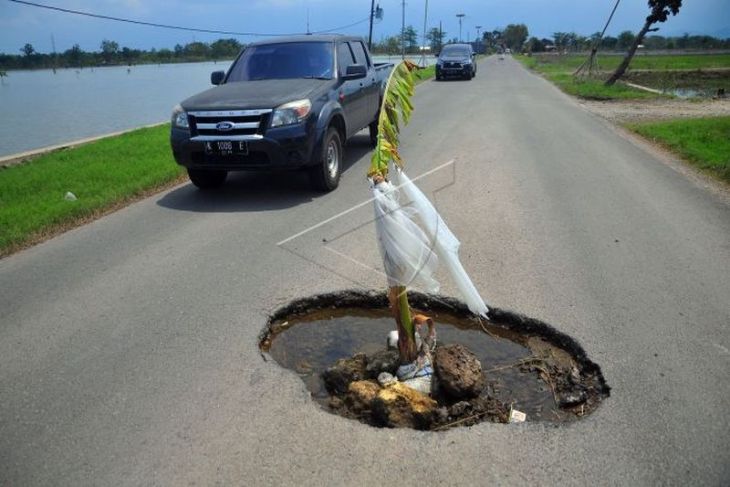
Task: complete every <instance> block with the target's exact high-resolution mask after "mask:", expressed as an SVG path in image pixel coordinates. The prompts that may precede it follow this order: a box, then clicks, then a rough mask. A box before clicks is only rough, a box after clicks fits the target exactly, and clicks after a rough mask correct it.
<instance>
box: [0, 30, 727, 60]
mask: <svg viewBox="0 0 730 487" xmlns="http://www.w3.org/2000/svg"><path fill="white" fill-rule="evenodd" d="M599 38H600V33H599V32H596V33H594V34H592V35H590V36H583V35H580V34H576V33H575V32H555V33H554V34H553V36H552V37H551V38H537V37H534V36H533V37H530V36H529V31H528V28H527V26H526V25H525V24H509V25H508V26H507V27H505V28H504V29H494V30H492V31H486V32H483V33H482V35H481V36H480V39H476V40H464V41H463V42H472V43H473V44H476V45H477V47H480V46H481V47H483V49H477V51H481V50H484V51H499V50H501V49H507V48H509V49H511V50H512V51H514V52H545V51H552V50H555V51H558V52H566V51H568V52H570V51H575V52H578V51H587V50H590V49H591V47H592V46H593V44H594V42H598V48H599V49H600V50H603V51H606V50H608V51H626V50H627V49H628V48H629V47H630V46H631V45H632V44H633V42H634V40H635V39H636V35H635V34H634V33H633V32H632V31H628V30H627V31H624V32H621V33H620V34H619V35H618V36H617V37H612V36H604V37H603V38H600V39H599ZM419 39H420V35H419V33H418V31H417V30H416V29H415V28H414V27H413V26H412V25H409V26H407V27H406V28H405V29H404V30H403V34H402V36H401V35H394V36H387V37H384V38H383V39H382V40H381V41H379V42H374V43H373V46H372V51H373V53H375V54H400V53H401V51H402V49H403V46H405V52H406V54H418V53H420V46H421V42H420V41H419ZM426 42H427V44H428V46H429V48H430V50H431V52H434V53H437V52H439V51H440V50H441V47H442V46H443V45H444V44H446V43H455V42H459V39H458V38H456V37H452V38H448V35H447V32H445V31H442V30H440V29H439V28H438V27H432V28H431V29H429V30H428V31H427V33H426ZM643 46H644V48H645V49H647V50H672V49H678V50H684V49H730V39H718V38H716V37H712V36H707V35H689V34H684V35H683V36H679V37H665V36H660V35H651V36H647V37H646V38H644V39H643ZM243 47H244V44H241V43H240V42H239V41H237V40H236V39H233V38H230V39H218V40H217V41H215V42H212V43H205V42H191V43H188V44H185V45H181V44H177V45H175V47H174V48H173V49H166V48H163V49H159V50H158V49H154V48H153V49H150V50H149V51H147V50H140V49H131V48H129V47H120V46H119V43H117V42H115V41H110V40H108V39H104V40H103V41H102V42H101V44H100V46H99V50H98V51H84V50H83V49H81V48H80V47H79V45H78V44H75V45H74V46H73V47H71V48H70V49H67V50H65V51H63V52H61V53H50V54H49V53H40V52H37V51H36V50H35V48H34V47H33V45H32V44H25V45H24V46H23V47H21V48H20V49H19V54H4V53H0V71H1V70H11V69H52V68H83V67H91V66H119V65H130V66H131V65H134V64H158V63H175V62H198V61H211V60H221V59H232V58H234V57H235V56H236V55H237V54H238V52H239V51H240V50H241V49H243Z"/></svg>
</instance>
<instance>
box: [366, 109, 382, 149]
mask: <svg viewBox="0 0 730 487" xmlns="http://www.w3.org/2000/svg"><path fill="white" fill-rule="evenodd" d="M379 118H380V112H378V115H376V116H375V120H373V121H372V122H370V125H368V131H369V132H370V145H371V146H373V147H375V146H376V145H378V119H379Z"/></svg>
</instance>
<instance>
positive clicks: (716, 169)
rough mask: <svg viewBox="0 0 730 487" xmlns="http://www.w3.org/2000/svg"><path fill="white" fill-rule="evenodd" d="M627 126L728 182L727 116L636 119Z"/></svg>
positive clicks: (729, 120)
mask: <svg viewBox="0 0 730 487" xmlns="http://www.w3.org/2000/svg"><path fill="white" fill-rule="evenodd" d="M627 127H628V128H630V129H631V130H633V131H634V132H636V133H638V134H640V135H642V136H644V137H646V138H648V139H650V140H653V141H655V142H658V143H660V144H662V145H663V146H665V147H667V148H668V149H670V150H672V151H674V152H676V153H678V154H679V155H681V156H682V157H684V158H685V159H687V160H688V161H690V162H691V163H692V164H694V165H695V166H697V167H699V168H700V169H702V170H705V171H707V172H709V173H711V174H713V175H715V176H717V177H719V178H721V179H723V180H725V181H727V182H730V117H713V118H699V119H687V120H672V121H667V122H652V123H639V124H629V125H627Z"/></svg>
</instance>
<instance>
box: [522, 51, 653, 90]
mask: <svg viewBox="0 0 730 487" xmlns="http://www.w3.org/2000/svg"><path fill="white" fill-rule="evenodd" d="M553 57H555V58H563V59H557V60H555V59H552V58H547V57H545V56H531V57H527V56H515V58H516V59H518V60H519V61H520V62H522V64H523V65H525V66H526V67H528V68H530V69H532V70H534V71H537V72H539V73H541V74H542V75H543V76H544V77H545V78H546V79H548V80H549V81H552V82H553V83H554V84H555V85H556V86H557V87H558V88H560V89H561V90H563V91H564V92H565V93H568V94H569V95H573V96H577V97H580V98H585V99H588V100H638V99H650V98H658V97H662V96H663V95H658V94H656V93H651V92H648V91H644V90H639V89H636V88H632V87H630V86H627V85H625V84H622V83H616V84H615V85H613V86H605V85H604V84H603V80H601V79H596V78H585V77H574V76H573V74H572V73H573V71H574V70H575V69H576V68H577V67H578V66H580V63H582V62H583V61H584V60H585V57H580V58H578V57H577V56H553ZM565 58H569V59H565ZM545 59H549V60H550V62H545V61H544V60H545Z"/></svg>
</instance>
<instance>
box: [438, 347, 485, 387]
mask: <svg viewBox="0 0 730 487" xmlns="http://www.w3.org/2000/svg"><path fill="white" fill-rule="evenodd" d="M434 370H435V372H436V377H438V380H439V388H440V390H441V391H443V392H444V394H446V395H448V396H450V397H452V398H453V399H468V398H472V397H476V396H478V395H479V394H480V393H481V392H482V390H483V389H484V385H485V380H484V375H483V374H482V364H481V363H480V362H479V359H477V357H476V356H475V355H474V354H473V353H472V352H471V351H469V349H468V348H466V347H464V346H463V345H458V344H457V345H446V346H443V347H439V348H437V349H436V353H435V355H434Z"/></svg>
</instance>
